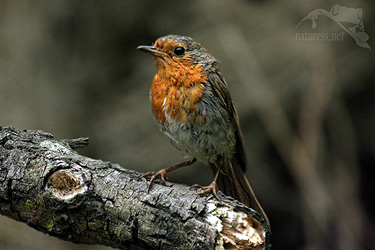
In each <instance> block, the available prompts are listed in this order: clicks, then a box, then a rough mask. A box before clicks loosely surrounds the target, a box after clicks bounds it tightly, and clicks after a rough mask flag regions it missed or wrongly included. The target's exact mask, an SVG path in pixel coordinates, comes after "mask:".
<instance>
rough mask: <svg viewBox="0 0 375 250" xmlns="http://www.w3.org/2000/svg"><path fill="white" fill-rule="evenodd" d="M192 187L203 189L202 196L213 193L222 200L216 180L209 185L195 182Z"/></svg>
mask: <svg viewBox="0 0 375 250" xmlns="http://www.w3.org/2000/svg"><path fill="white" fill-rule="evenodd" d="M191 187H192V188H199V189H202V190H203V192H202V193H200V194H199V195H200V196H205V195H207V194H210V193H211V194H212V195H213V196H214V197H215V198H216V199H217V200H218V201H220V202H221V200H220V199H219V197H218V196H217V194H216V182H215V181H213V182H211V183H210V185H208V186H201V185H198V184H194V185H193V186H191Z"/></svg>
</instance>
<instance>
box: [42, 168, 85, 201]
mask: <svg viewBox="0 0 375 250" xmlns="http://www.w3.org/2000/svg"><path fill="white" fill-rule="evenodd" d="M47 188H48V189H49V190H50V191H51V192H52V194H53V195H54V196H56V198H59V199H63V200H68V199H72V198H74V197H75V196H76V195H78V194H82V193H84V192H85V191H86V190H87V186H86V185H85V184H84V182H83V180H82V177H81V176H79V175H78V174H77V173H74V172H72V171H70V170H68V169H61V170H58V171H56V172H55V173H53V174H52V175H51V176H50V177H49V180H48V184H47Z"/></svg>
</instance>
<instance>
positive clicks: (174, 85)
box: [138, 35, 268, 220]
mask: <svg viewBox="0 0 375 250" xmlns="http://www.w3.org/2000/svg"><path fill="white" fill-rule="evenodd" d="M138 49H139V50H142V51H144V52H147V53H150V54H151V55H153V57H154V60H155V63H156V67H157V73H156V74H155V76H154V79H153V82H152V86H151V102H152V111H153V113H154V115H155V118H156V120H157V122H158V125H159V127H160V129H161V131H162V132H163V133H164V134H165V135H166V136H167V137H168V138H169V139H170V141H171V142H172V144H173V145H174V146H175V147H176V148H178V149H179V150H181V151H184V152H186V153H187V154H188V155H190V156H191V157H192V158H191V160H189V161H187V162H183V163H181V164H178V165H176V166H173V167H170V168H166V169H161V170H160V171H158V172H150V173H147V174H146V175H145V176H151V180H150V182H149V185H151V184H152V182H153V181H154V180H155V179H156V178H160V179H161V180H162V181H163V182H164V181H165V180H166V174H167V173H168V172H170V171H172V170H175V169H177V168H181V167H184V166H189V165H191V164H193V163H194V162H196V161H197V160H199V161H201V162H203V163H205V164H206V165H209V166H210V167H211V168H212V170H213V172H214V175H215V177H214V180H213V181H212V182H211V184H210V185H208V186H206V187H201V186H198V185H194V186H195V187H200V188H202V189H203V193H202V195H205V194H208V193H212V194H213V195H214V196H215V197H216V198H218V197H217V194H216V189H218V190H220V191H222V192H223V193H224V194H226V195H229V196H231V197H233V198H234V199H236V200H238V201H240V202H242V203H243V204H245V205H246V206H248V207H251V208H253V209H255V210H256V211H257V212H258V213H260V214H261V215H263V217H264V218H265V219H266V220H268V219H267V216H266V214H265V213H264V211H263V209H262V207H261V206H260V204H259V202H258V200H257V199H256V197H255V194H254V192H253V190H252V188H251V186H250V184H249V182H248V180H247V178H246V176H245V171H246V165H247V163H246V156H245V151H244V146H243V139H242V134H241V130H240V127H239V122H238V117H237V114H236V110H235V108H234V105H233V102H232V98H231V96H230V93H229V91H228V88H227V84H226V82H225V80H224V77H223V75H222V74H221V73H220V71H219V69H218V62H217V60H216V59H215V57H213V56H212V55H211V54H209V53H208V51H207V50H206V49H205V48H204V47H202V45H201V44H199V43H197V42H195V41H194V40H193V39H192V38H190V37H186V36H177V35H168V36H164V37H160V38H159V39H157V40H156V42H155V43H154V44H153V46H139V47H138Z"/></svg>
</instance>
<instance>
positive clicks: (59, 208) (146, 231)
mask: <svg viewBox="0 0 375 250" xmlns="http://www.w3.org/2000/svg"><path fill="white" fill-rule="evenodd" d="M87 144H88V138H79V139H74V140H61V141H58V140H56V139H54V137H53V136H52V135H51V134H49V133H45V132H42V131H32V130H23V131H20V130H18V129H15V128H12V127H1V126H0V213H1V214H3V215H6V216H8V217H10V218H13V219H15V220H18V221H22V222H25V223H27V224H28V225H29V226H31V227H33V228H35V229H37V230H39V231H42V232H45V233H48V234H50V235H52V236H56V237H58V238H60V239H64V240H68V241H72V242H76V243H86V244H102V245H107V246H111V247H115V248H121V249H215V248H216V249H224V248H225V249H270V243H269V241H270V230H269V227H268V225H267V224H266V223H265V220H264V218H262V217H261V216H260V215H259V214H258V213H257V212H255V211H254V210H252V209H250V208H247V207H245V206H244V205H242V204H240V203H238V202H237V201H234V200H233V199H231V198H230V197H226V196H224V195H222V194H221V193H219V196H220V198H221V199H222V202H219V201H217V200H215V199H213V198H212V196H205V197H200V196H199V195H198V192H197V191H196V190H191V189H190V188H189V187H187V186H184V185H178V184H174V185H173V187H171V186H164V185H159V184H153V186H152V188H151V190H150V192H149V193H148V192H147V182H146V180H145V179H144V178H141V175H140V174H139V173H137V172H135V171H132V170H127V169H124V168H121V167H120V166H119V165H117V164H113V163H110V162H103V161H101V160H94V159H90V158H88V157H84V156H81V155H79V154H78V153H76V152H75V151H73V150H72V148H78V147H82V146H85V145H87Z"/></svg>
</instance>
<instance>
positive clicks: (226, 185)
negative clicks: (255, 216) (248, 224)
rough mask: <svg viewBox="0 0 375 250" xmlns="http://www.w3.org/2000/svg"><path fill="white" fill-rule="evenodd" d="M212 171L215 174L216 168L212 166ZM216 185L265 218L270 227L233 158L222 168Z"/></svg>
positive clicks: (240, 168)
mask: <svg viewBox="0 0 375 250" xmlns="http://www.w3.org/2000/svg"><path fill="white" fill-rule="evenodd" d="M212 170H213V171H214V172H216V171H217V167H215V166H212ZM216 185H217V187H218V189H219V190H220V191H221V192H223V193H224V194H225V195H228V196H231V197H233V198H234V199H236V200H238V201H239V202H241V203H243V204H245V205H246V206H248V207H250V208H252V209H254V210H255V211H257V212H258V213H259V214H261V215H262V216H263V217H264V218H265V220H266V221H267V223H268V225H270V224H269V221H268V217H267V215H266V213H265V212H264V210H263V208H262V206H261V205H260V203H259V202H258V200H257V198H256V197H255V194H254V191H253V189H252V188H251V186H250V183H249V181H248V180H247V178H246V176H245V173H244V171H243V167H241V166H240V164H239V163H238V161H237V159H236V158H235V157H234V158H233V159H232V160H231V162H230V163H229V164H228V166H223V168H222V169H221V173H220V174H219V176H218V178H217V180H216Z"/></svg>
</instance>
